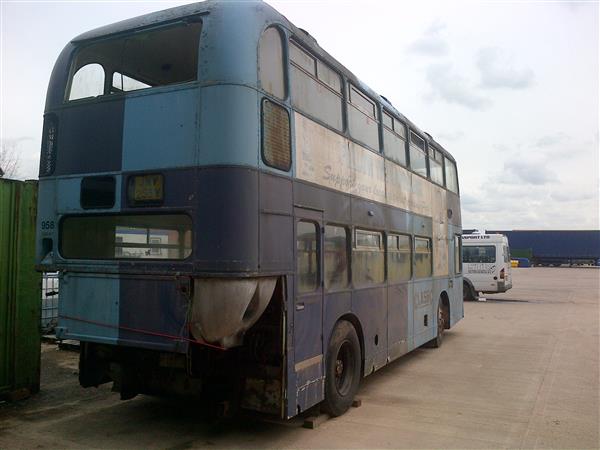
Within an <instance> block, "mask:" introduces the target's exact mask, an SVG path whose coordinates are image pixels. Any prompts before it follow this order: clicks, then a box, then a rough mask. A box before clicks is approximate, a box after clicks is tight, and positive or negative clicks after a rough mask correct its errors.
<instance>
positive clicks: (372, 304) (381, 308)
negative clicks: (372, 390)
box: [352, 286, 388, 375]
mask: <svg viewBox="0 0 600 450" xmlns="http://www.w3.org/2000/svg"><path fill="white" fill-rule="evenodd" d="M352 311H353V312H354V313H355V315H356V316H357V317H358V320H359V321H360V323H361V325H362V329H363V338H364V351H365V354H364V358H365V373H364V375H368V374H370V373H372V372H374V371H375V370H377V369H379V368H380V367H383V366H384V365H385V364H386V363H387V355H388V349H387V311H388V306H387V287H385V286H384V287H373V288H368V289H360V290H355V291H354V292H353V293H352Z"/></svg>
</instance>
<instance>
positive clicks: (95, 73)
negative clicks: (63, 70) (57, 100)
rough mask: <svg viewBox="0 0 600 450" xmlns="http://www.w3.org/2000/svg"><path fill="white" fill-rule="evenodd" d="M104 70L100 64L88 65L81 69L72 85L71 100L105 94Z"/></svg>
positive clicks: (74, 76)
mask: <svg viewBox="0 0 600 450" xmlns="http://www.w3.org/2000/svg"><path fill="white" fill-rule="evenodd" d="M104 77H105V74H104V68H103V67H102V66H101V65H100V64H95V63H92V64H86V65H85V66H83V67H81V68H80V69H79V70H77V72H75V75H73V81H72V83H71V94H70V95H69V100H78V99H80V98H88V97H96V96H98V95H102V94H103V93H104Z"/></svg>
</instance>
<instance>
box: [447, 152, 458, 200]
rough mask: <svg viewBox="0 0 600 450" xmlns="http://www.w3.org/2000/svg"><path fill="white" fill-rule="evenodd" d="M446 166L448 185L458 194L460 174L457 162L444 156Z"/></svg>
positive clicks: (449, 188)
mask: <svg viewBox="0 0 600 450" xmlns="http://www.w3.org/2000/svg"><path fill="white" fill-rule="evenodd" d="M444 168H445V170H446V187H447V188H448V190H450V191H452V192H454V193H455V194H458V176H457V174H456V164H454V163H453V162H452V161H450V160H449V159H448V158H444Z"/></svg>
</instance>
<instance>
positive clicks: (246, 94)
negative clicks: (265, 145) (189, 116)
mask: <svg viewBox="0 0 600 450" xmlns="http://www.w3.org/2000/svg"><path fill="white" fill-rule="evenodd" d="M200 95H201V99H200V106H201V109H200V121H201V123H202V129H201V132H200V136H199V156H198V163H199V164H200V165H215V164H237V165H247V166H251V167H257V166H258V158H259V152H258V149H259V144H260V127H259V125H260V124H259V118H258V111H257V106H256V105H257V102H258V93H257V92H256V91H255V90H253V89H250V88H247V87H244V86H230V85H217V86H209V87H205V88H202V91H201V94H200Z"/></svg>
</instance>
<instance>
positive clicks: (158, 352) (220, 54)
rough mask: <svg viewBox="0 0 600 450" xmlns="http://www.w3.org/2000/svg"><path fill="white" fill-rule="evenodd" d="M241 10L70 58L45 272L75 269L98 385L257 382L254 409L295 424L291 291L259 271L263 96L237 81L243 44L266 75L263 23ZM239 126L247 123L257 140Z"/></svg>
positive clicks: (154, 387)
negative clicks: (287, 371) (288, 347)
mask: <svg viewBox="0 0 600 450" xmlns="http://www.w3.org/2000/svg"><path fill="white" fill-rule="evenodd" d="M218 6H220V7H218ZM227 8H228V6H227V5H225V6H224V7H223V5H220V4H217V3H214V4H213V3H207V4H195V5H189V6H186V7H181V8H176V9H172V10H167V11H164V12H159V13H155V14H150V15H147V16H142V17H140V18H135V19H131V20H128V21H124V22H120V23H117V24H114V25H110V26H108V27H104V28H101V29H98V30H94V31H91V32H88V33H86V34H84V35H82V36H80V37H78V38H76V39H74V40H73V41H72V42H71V43H69V44H68V45H67V47H66V48H65V49H64V50H63V52H62V53H61V55H60V57H59V59H58V61H57V63H56V65H55V68H54V71H53V73H52V77H51V80H50V85H49V89H48V95H47V100H46V110H45V115H44V126H43V142H42V154H41V160H40V194H39V213H38V221H39V223H38V249H37V256H38V264H39V266H38V267H39V269H40V270H43V271H59V272H60V309H59V325H58V327H57V329H56V333H57V337H58V338H61V339H76V340H79V341H81V363H80V374H79V377H80V383H81V384H82V386H85V387H87V386H98V385H100V384H102V383H105V382H109V381H112V382H114V384H115V388H116V390H118V391H120V392H121V396H122V398H130V397H132V396H134V395H136V394H137V393H149V394H179V395H186V396H189V395H200V394H201V393H202V392H203V391H205V389H204V387H203V384H205V383H206V382H207V380H211V379H212V380H215V379H216V380H218V382H217V384H218V385H222V384H223V383H224V382H225V381H232V383H233V384H235V383H237V382H238V381H239V378H240V377H241V376H242V375H243V376H244V380H245V387H242V388H241V389H242V390H243V391H244V392H245V396H242V397H243V400H242V401H244V402H245V404H246V406H248V407H249V408H251V409H252V408H254V409H259V410H261V411H265V412H271V413H275V414H280V415H284V413H283V411H282V408H283V403H284V402H283V398H284V394H283V381H282V380H283V371H284V367H283V354H284V350H283V345H284V343H283V339H282V337H281V334H282V329H283V325H282V324H283V322H284V319H283V316H282V314H283V310H284V308H283V306H282V302H283V298H284V294H283V293H282V289H284V288H285V286H284V285H283V282H282V281H281V279H280V278H279V277H278V276H276V275H273V274H272V273H269V274H262V273H259V270H258V267H257V264H256V261H255V259H256V258H255V257H254V254H255V253H256V242H257V230H256V222H258V199H257V195H256V192H252V191H251V190H249V189H248V188H247V186H248V185H250V186H253V185H257V184H258V183H257V182H256V177H257V176H256V171H253V170H251V168H249V167H248V166H250V165H252V164H254V165H255V166H256V165H257V159H258V149H257V145H258V144H257V142H258V137H257V136H256V135H257V133H256V130H257V128H258V125H257V124H256V122H257V121H258V100H257V98H258V96H257V94H256V91H255V90H253V89H251V88H248V87H246V86H241V84H243V83H241V82H239V77H238V83H237V85H236V84H235V83H232V79H234V78H235V77H236V76H237V74H236V72H235V71H234V70H233V69H232V67H231V66H230V61H229V59H228V58H230V57H232V55H231V54H228V53H227V51H224V50H223V48H222V47H223V46H225V47H227V46H237V48H238V49H239V51H240V52H241V53H242V54H244V55H246V60H245V63H246V64H247V65H248V66H250V67H253V70H254V73H256V58H255V57H254V58H252V55H253V54H254V55H255V53H256V41H255V40H252V39H248V38H245V36H246V37H247V36H253V35H254V34H256V36H258V35H260V31H261V28H260V26H262V25H260V24H259V25H256V24H255V23H254V21H252V20H244V17H242V16H243V15H244V14H245V12H244V11H243V10H241V9H239V8H238V9H239V11H238V10H234V9H231V10H230V11H229V12H226V11H225V12H224V10H227ZM211 21H212V22H211ZM222 28H225V29H227V30H232V29H236V30H237V31H238V32H239V35H237V39H238V40H242V41H243V42H241V43H240V42H237V43H236V41H235V38H233V37H231V38H230V39H223V38H221V37H219V36H223V35H224V33H223V32H222ZM255 28H257V30H255ZM213 36H216V37H213ZM215 42H217V43H215ZM219 46H221V48H219ZM245 47H247V48H245ZM215 49H216V50H215ZM211 51H212V52H213V56H212V57H211V56H208V55H210V54H211ZM200 55H202V57H203V58H205V59H204V60H201V56H200ZM214 55H217V56H214ZM235 59H236V61H237V66H235V68H236V70H237V69H239V70H247V67H246V66H245V65H244V64H245V63H244V61H243V60H242V58H235ZM207 60H210V61H211V64H209V63H208V62H207ZM219 70H221V74H219V73H218V71H219ZM202 71H203V72H202ZM211 71H212V72H211ZM224 73H226V74H228V75H227V76H229V77H230V79H229V80H226V79H225V78H226V77H225V75H222V74H224ZM202 79H203V80H204V81H202ZM206 79H210V80H209V81H206ZM215 80H219V82H218V83H217V82H216V81H215ZM236 114H237V116H236ZM224 117H228V118H230V119H231V120H232V121H234V122H233V123H235V120H236V117H237V118H238V119H239V118H240V117H244V121H243V123H244V127H242V128H243V129H242V130H239V132H238V133H236V134H233V133H231V132H229V131H228V129H227V128H226V126H227V124H228V123H229V120H227V121H225V120H222V119H223V118H224ZM239 122H242V121H241V120H240V121H239ZM241 143H243V144H244V145H243V146H242V145H240V144H241ZM228 158H229V161H231V162H232V164H225V163H226V162H227V161H228ZM244 158H245V160H244V161H242V159H244ZM233 163H235V164H233ZM242 163H247V164H246V165H245V166H244V167H242V166H243V164H242ZM224 205H226V206H227V207H226V208H224ZM275 297H276V301H272V302H271V300H272V299H273V298H275ZM259 319H260V321H259ZM242 344H245V345H242ZM241 361H244V364H243V367H244V368H246V369H247V370H248V371H254V374H253V375H250V374H247V373H245V372H244V373H243V374H241V373H240V372H241V371H239V370H237V371H236V365H237V366H238V367H239V365H240V364H241ZM265 367H268V368H266V369H265ZM228 377H229V378H231V380H228V379H227V378H228ZM257 386H258V387H257ZM225 390H226V389H225ZM258 391H260V392H263V393H264V392H265V391H268V395H269V399H270V400H265V398H266V395H262V394H261V395H259V394H257V392H258ZM257 398H258V400H257Z"/></svg>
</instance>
